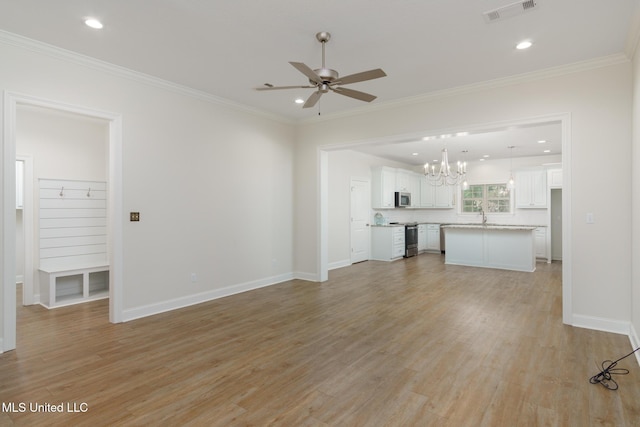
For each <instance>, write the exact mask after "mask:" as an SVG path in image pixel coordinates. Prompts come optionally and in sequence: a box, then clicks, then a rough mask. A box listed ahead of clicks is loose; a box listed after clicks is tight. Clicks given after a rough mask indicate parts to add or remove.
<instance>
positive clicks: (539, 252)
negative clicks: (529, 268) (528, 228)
mask: <svg viewBox="0 0 640 427" xmlns="http://www.w3.org/2000/svg"><path fill="white" fill-rule="evenodd" d="M535 240H536V258H545V259H546V258H547V227H538V228H536V231H535Z"/></svg>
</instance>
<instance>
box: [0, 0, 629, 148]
mask: <svg viewBox="0 0 640 427" xmlns="http://www.w3.org/2000/svg"><path fill="white" fill-rule="evenodd" d="M535 1H536V3H537V7H536V8H535V9H534V10H532V11H529V12H526V13H523V14H520V15H518V16H513V17H508V18H504V19H501V20H497V21H495V22H491V23H487V22H485V19H484V17H483V12H486V11H489V10H492V9H496V8H498V7H501V6H505V5H508V4H510V3H512V2H513V0H349V1H344V0H323V1H320V2H319V1H311V0H269V1H258V0H233V1H232V0H228V1H222V0H217V1H215V0H208V1H207V0H188V1H187V0H136V1H131V0H108V1H107V0H102V1H100V0H56V1H51V0H0V30H4V31H6V32H10V33H14V34H18V35H21V36H25V37H28V38H31V39H35V40H38V41H42V42H45V43H47V44H51V45H54V46H57V47H61V48H64V49H68V50H71V51H75V52H78V53H81V54H83V55H87V56H90V57H94V58H97V59H100V60H103V61H106V62H109V63H112V64H116V65H119V66H122V67H125V68H128V69H131V70H135V71H139V72H142V73H145V74H149V75H152V76H156V77H159V78H162V79H165V80H168V81H171V82H174V83H178V84H180V85H184V86H187V87H190V88H193V89H196V90H199V91H203V92H206V93H208V94H211V95H213V96H216V97H219V98H222V99H225V100H230V101H232V102H235V103H237V104H241V105H244V106H248V107H250V108H253V109H256V110H259V111H264V112H268V113H270V114H275V115H278V116H281V117H283V118H286V119H288V120H293V121H296V120H305V119H311V118H313V117H314V116H316V115H317V114H318V108H310V109H302V108H301V106H300V105H297V104H294V103H293V100H294V99H295V98H296V97H303V98H307V97H308V96H309V95H310V94H311V92H312V89H292V90H280V91H267V92H264V91H260V92H259V91H256V90H255V88H256V87H260V86H262V85H263V84H264V83H267V82H268V83H271V84H274V85H277V86H278V85H306V84H308V80H307V78H306V77H305V76H304V75H302V74H301V73H300V72H299V71H297V70H296V69H295V68H293V67H292V66H291V65H290V64H289V63H288V62H289V61H296V62H304V63H305V64H307V65H309V66H310V67H311V68H319V67H320V65H321V52H322V50H321V45H320V43H319V42H318V41H317V40H316V38H315V34H316V33H317V32H319V31H329V32H330V33H331V35H332V38H331V40H330V41H329V42H328V43H327V45H326V66H327V67H328V68H333V69H336V70H337V71H338V72H339V73H340V75H343V76H344V75H348V74H352V73H356V72H360V71H365V70H369V69H374V68H382V69H383V70H384V71H385V72H386V73H387V77H383V78H380V79H376V80H371V81H367V82H361V83H355V84H352V85H349V86H348V87H349V88H351V89H355V90H359V91H364V92H368V93H371V94H374V95H377V96H378V98H377V99H376V100H375V101H373V103H372V104H377V105H384V104H385V103H391V102H399V101H402V100H403V99H405V98H410V97H415V96H418V95H423V94H428V93H432V92H435V91H440V90H445V89H450V88H454V87H459V86H463V85H469V84H473V83H479V82H483V81H487V80H492V79H498V78H503V77H508V76H514V75H519V74H523V73H529V72H535V71H538V70H543V69H547V68H551V67H558V66H563V65H567V64H572V63H575V62H579V61H586V60H590V59H594V58H600V57H604V56H609V55H616V54H621V53H624V52H625V49H626V44H627V43H628V42H627V38H628V35H629V34H630V29H631V24H632V16H634V14H635V13H636V6H637V5H638V3H639V0H614V1H602V0H535ZM88 16H92V17H96V18H99V19H100V20H101V21H102V22H103V23H104V28H103V29H102V30H93V29H90V28H88V27H86V26H85V25H84V24H83V20H84V18H85V17H88ZM524 39H529V40H531V41H532V42H533V46H532V47H531V48H530V49H528V50H525V51H519V50H516V49H515V45H516V43H518V42H519V41H521V40H524ZM367 105H368V104H366V103H364V102H362V101H358V100H355V99H352V98H348V97H345V96H341V95H338V94H336V93H331V92H330V93H328V94H325V95H324V96H323V97H322V99H321V101H320V104H319V108H320V111H321V112H322V114H323V115H330V114H338V113H342V112H345V111H349V110H354V109H363V107H364V108H366V106H367ZM460 131H464V129H461V130H460ZM541 132H542V131H541ZM486 137H488V135H478V136H475V137H474V138H473V139H474V140H475V139H477V140H478V142H476V143H477V144H479V143H480V141H482V140H484V139H486ZM467 138H468V139H469V140H470V141H471V140H472V138H470V137H467ZM493 139H494V140H495V139H497V135H494V138H493ZM514 139H516V137H515V136H514V137H512V138H511V139H509V141H511V140H514ZM505 142H506V143H505ZM499 145H500V146H502V147H506V146H507V145H516V146H517V145H518V143H517V142H516V143H511V142H507V141H501V142H500V143H499ZM395 148H396V149H397V150H398V153H397V154H398V155H400V151H399V150H400V148H401V147H400V146H398V147H395ZM402 149H403V150H404V149H405V147H402ZM487 149H489V148H487ZM371 150H375V148H371ZM406 150H407V151H411V152H413V151H414V150H415V151H419V150H417V149H414V148H410V147H406ZM450 151H452V150H450ZM503 151H504V150H503ZM372 152H373V151H372ZM514 154H515V149H514Z"/></svg>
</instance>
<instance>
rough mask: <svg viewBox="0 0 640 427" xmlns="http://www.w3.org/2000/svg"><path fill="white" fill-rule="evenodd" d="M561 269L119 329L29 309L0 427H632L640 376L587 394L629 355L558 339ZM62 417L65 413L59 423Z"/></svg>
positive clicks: (148, 321) (3, 365)
mask: <svg viewBox="0 0 640 427" xmlns="http://www.w3.org/2000/svg"><path fill="white" fill-rule="evenodd" d="M561 305H562V304H561V265H560V264H550V265H549V264H544V263H539V264H538V270H537V271H536V272H535V273H519V272H506V271H498V270H489V269H478V268H469V267H456V266H445V265H443V263H442V258H441V257H440V256H439V255H432V254H427V255H420V256H418V257H415V258H411V259H406V260H400V261H397V262H393V263H383V262H374V261H368V262H364V263H361V264H357V265H354V266H351V267H348V268H343V269H339V270H334V271H332V272H330V275H329V281H328V282H325V283H311V282H304V281H298V280H293V281H290V282H286V283H282V284H279V285H276V286H272V287H269V288H264V289H261V290H257V291H253V292H248V293H244V294H240V295H236V296H232V297H228V298H223V299H219V300H216V301H212V302H209V303H205V304H200V305H197V306H194V307H190V308H186V309H183V310H178V311H174V312H170V313H165V314H160V315H157V316H152V317H149V318H145V319H141V320H137V321H132V322H128V323H124V324H117V325H113V324H109V323H108V321H107V311H108V310H107V309H108V306H107V302H106V301H98V302H94V303H87V304H83V305H79V306H74V307H68V308H60V309H56V310H45V309H44V308H42V307H39V306H31V307H19V308H18V349H17V350H16V351H12V352H8V353H5V354H2V355H0V402H3V403H5V404H6V403H7V402H14V403H15V404H16V408H17V407H18V404H19V403H20V402H23V403H25V404H27V405H28V404H30V403H34V402H38V403H50V404H55V405H57V404H60V403H64V404H65V405H66V404H67V402H71V403H72V404H73V403H76V404H77V405H79V404H81V403H86V405H87V408H88V411H87V412H85V413H62V414H58V413H31V412H30V411H27V412H25V413H8V412H6V411H5V412H4V413H0V425H29V426H33V425H48V426H51V425H87V426H92V427H95V426H101V425H208V426H209V425H211V426H218V425H219V426H242V425H253V426H265V425H282V426H324V425H330V426H445V427H446V426H455V427H459V426H474V427H476V426H563V427H564V426H577V427H583V426H638V425H640V368H639V366H638V364H637V362H636V360H635V358H634V357H633V356H632V357H630V358H627V359H625V360H624V361H622V362H620V364H619V367H624V368H628V369H629V370H630V374H629V375H627V376H620V377H618V378H617V380H618V383H619V385H620V388H619V390H617V391H609V390H606V389H605V388H603V387H602V386H600V385H592V384H589V381H588V379H589V377H590V376H591V375H593V374H595V373H597V372H598V370H599V369H598V367H597V366H596V365H598V364H600V363H601V362H602V361H603V360H605V359H617V358H618V357H620V356H623V355H624V354H627V353H628V352H630V351H631V346H630V343H629V339H628V337H626V336H623V335H615V334H609V333H603V332H597V331H590V330H586V329H579V328H573V327H570V326H565V325H563V324H562V322H561ZM65 409H66V408H65Z"/></svg>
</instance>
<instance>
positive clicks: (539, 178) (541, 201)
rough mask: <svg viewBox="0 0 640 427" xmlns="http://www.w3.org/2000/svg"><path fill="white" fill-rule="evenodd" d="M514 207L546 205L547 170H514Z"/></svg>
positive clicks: (543, 206) (539, 206) (544, 206)
mask: <svg viewBox="0 0 640 427" xmlns="http://www.w3.org/2000/svg"><path fill="white" fill-rule="evenodd" d="M515 179H516V208H546V207H547V171H546V170H545V169H532V170H523V171H518V172H516V177H515Z"/></svg>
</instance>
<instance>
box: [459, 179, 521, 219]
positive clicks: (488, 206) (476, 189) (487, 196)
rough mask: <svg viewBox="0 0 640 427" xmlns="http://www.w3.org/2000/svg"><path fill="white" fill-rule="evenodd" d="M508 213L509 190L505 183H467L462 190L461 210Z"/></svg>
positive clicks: (509, 204)
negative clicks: (466, 186) (467, 185)
mask: <svg viewBox="0 0 640 427" xmlns="http://www.w3.org/2000/svg"><path fill="white" fill-rule="evenodd" d="M482 210H484V212H485V213H510V212H511V191H509V187H507V184H481V185H469V187H468V188H467V189H464V190H462V212H463V213H479V212H480V211H482Z"/></svg>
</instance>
